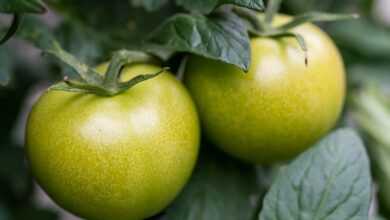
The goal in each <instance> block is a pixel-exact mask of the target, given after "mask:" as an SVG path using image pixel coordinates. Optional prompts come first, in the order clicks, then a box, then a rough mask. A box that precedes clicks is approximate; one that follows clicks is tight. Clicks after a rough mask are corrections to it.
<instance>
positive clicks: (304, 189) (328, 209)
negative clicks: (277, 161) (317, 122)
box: [260, 130, 371, 220]
mask: <svg viewBox="0 0 390 220" xmlns="http://www.w3.org/2000/svg"><path fill="white" fill-rule="evenodd" d="M370 179H371V175H370V168H369V162H368V158H367V154H366V151H365V149H364V146H363V144H362V141H361V140H360V138H359V137H358V136H357V135H356V133H354V132H353V131H350V130H338V131H335V132H334V133H333V134H331V135H329V136H328V137H327V138H325V139H324V140H323V141H321V142H320V143H318V144H317V145H316V146H314V147H313V148H312V149H310V150H308V151H307V152H305V153H304V154H302V155H301V156H299V157H298V158H297V159H296V160H295V161H293V162H292V163H291V164H290V165H289V166H288V167H287V168H285V169H283V170H282V171H281V172H280V174H279V176H278V177H277V178H276V180H275V182H274V184H273V186H272V187H271V189H270V191H269V192H268V194H267V195H266V197H265V201H264V207H263V210H262V213H261V214H260V220H271V219H277V220H282V219H296V220H298V219H312V220H319V219H350V220H366V219H367V218H368V209H369V205H370V202H369V201H370V197H371V180H370Z"/></svg>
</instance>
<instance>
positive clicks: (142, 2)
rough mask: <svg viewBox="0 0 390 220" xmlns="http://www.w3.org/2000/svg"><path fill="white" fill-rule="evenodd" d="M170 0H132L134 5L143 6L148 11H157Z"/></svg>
mask: <svg viewBox="0 0 390 220" xmlns="http://www.w3.org/2000/svg"><path fill="white" fill-rule="evenodd" d="M167 2H168V0H130V3H131V4H132V6H134V7H143V8H145V9H146V10H147V11H156V10H158V9H160V8H161V7H162V6H164V5H165V4H166V3H167Z"/></svg>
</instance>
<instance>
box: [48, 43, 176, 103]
mask: <svg viewBox="0 0 390 220" xmlns="http://www.w3.org/2000/svg"><path fill="white" fill-rule="evenodd" d="M46 52H47V53H48V54H51V55H53V56H55V57H56V58H58V59H60V60H61V61H62V62H64V63H65V64H67V65H68V66H70V67H71V68H73V70H75V72H76V73H77V75H78V78H79V79H70V78H69V77H68V76H65V77H64V79H63V81H62V82H60V83H57V84H55V85H53V86H51V87H50V88H49V89H50V90H60V91H67V92H80V93H93V94H96V95H99V96H115V95H118V94H120V93H122V92H125V91H127V90H128V89H130V88H131V87H133V86H135V85H136V84H138V83H140V82H143V81H145V80H148V79H151V78H154V77H156V76H158V75H159V74H161V73H163V72H164V71H166V70H168V68H162V69H161V70H160V71H158V72H156V73H148V74H140V75H137V76H135V77H133V78H132V79H130V80H128V81H125V82H121V81H120V76H121V72H122V69H123V68H124V67H125V66H127V65H132V64H137V63H157V60H156V59H155V58H154V57H152V56H150V55H149V54H147V53H144V52H141V51H130V50H119V51H117V52H115V53H114V55H113V57H112V59H111V62H110V64H109V67H108V69H107V71H106V73H105V74H103V75H101V74H99V73H98V72H96V71H95V70H94V69H93V68H90V67H89V66H87V65H86V64H83V63H81V62H79V61H78V60H77V59H76V58H75V57H73V56H72V55H71V54H69V53H68V52H66V51H65V50H63V49H62V48H61V47H60V46H59V45H56V46H54V47H52V48H51V49H50V50H47V51H46Z"/></svg>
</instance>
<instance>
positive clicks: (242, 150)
mask: <svg viewBox="0 0 390 220" xmlns="http://www.w3.org/2000/svg"><path fill="white" fill-rule="evenodd" d="M290 19H291V18H290V17H287V16H281V15H278V16H277V17H275V19H274V20H275V21H274V22H275V24H278V25H280V24H283V23H286V22H287V21H288V20H290ZM292 31H293V32H296V33H299V34H301V35H302V36H303V37H304V39H305V40H306V44H307V47H308V54H307V55H308V65H307V66H306V65H305V62H304V60H305V57H304V52H303V51H302V50H301V49H300V47H299V45H298V43H297V42H296V40H295V39H293V38H277V39H272V38H259V37H258V38H253V39H252V40H251V54H252V62H251V66H250V69H249V72H248V73H244V72H243V71H242V70H240V69H238V68H236V67H234V66H232V65H229V64H224V63H221V62H218V61H214V60H209V59H206V58H202V57H197V56H193V57H191V58H190V59H189V61H188V66H187V71H186V73H185V84H186V86H187V87H188V89H189V91H190V93H191V94H192V96H193V98H194V100H195V103H196V105H197V107H198V112H199V115H200V119H201V122H202V126H203V131H204V133H205V134H206V135H207V137H208V139H209V140H211V141H212V142H213V143H214V144H215V145H216V146H218V147H220V148H221V149H222V150H224V151H225V152H227V153H229V154H231V155H233V156H235V157H238V158H241V159H243V160H246V161H249V162H253V163H260V164H269V163H273V162H276V161H283V160H287V159H291V158H292V157H294V156H296V155H297V154H299V153H300V152H302V151H304V150H305V149H307V148H308V147H309V146H311V145H312V144H313V143H314V142H316V141H317V140H318V139H319V138H320V137H321V136H323V135H324V134H325V133H326V132H328V131H329V130H330V129H331V128H332V126H334V124H335V122H336V120H337V119H338V116H339V114H340V112H341V110H342V107H343V102H344V96H345V72H344V65H343V61H342V58H341V56H340V54H339V51H338V49H337V48H336V46H335V45H334V43H333V42H332V40H331V39H330V38H329V37H328V35H327V34H326V33H324V32H322V31H321V30H320V29H319V28H317V27H316V26H314V25H312V24H309V23H308V24H304V25H301V26H299V27H297V28H295V29H293V30H292Z"/></svg>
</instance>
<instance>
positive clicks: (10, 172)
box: [0, 146, 31, 198]
mask: <svg viewBox="0 0 390 220" xmlns="http://www.w3.org/2000/svg"><path fill="white" fill-rule="evenodd" d="M0 182H1V183H3V185H2V187H1V188H0V192H2V191H4V193H7V194H11V195H12V196H15V197H18V198H19V197H21V196H23V195H24V194H25V193H27V192H28V190H29V189H30V186H31V185H30V184H31V181H30V175H29V172H28V171H27V167H26V164H25V158H24V151H23V149H22V148H18V147H11V146H3V147H0Z"/></svg>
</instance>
